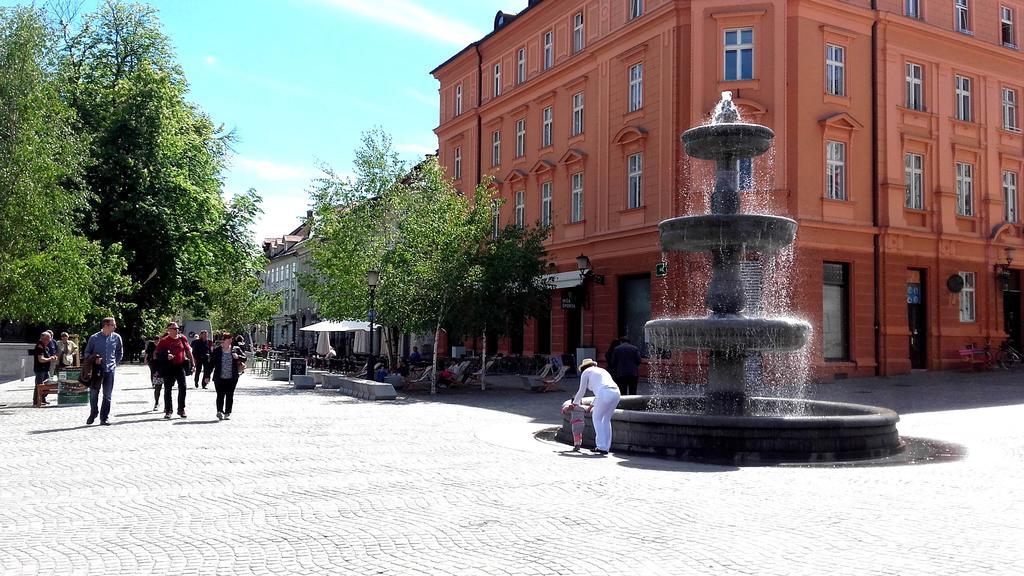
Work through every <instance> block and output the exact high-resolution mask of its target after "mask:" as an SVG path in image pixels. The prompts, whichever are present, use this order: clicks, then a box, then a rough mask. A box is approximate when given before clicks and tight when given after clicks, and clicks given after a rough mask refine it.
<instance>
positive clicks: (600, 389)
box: [572, 366, 619, 451]
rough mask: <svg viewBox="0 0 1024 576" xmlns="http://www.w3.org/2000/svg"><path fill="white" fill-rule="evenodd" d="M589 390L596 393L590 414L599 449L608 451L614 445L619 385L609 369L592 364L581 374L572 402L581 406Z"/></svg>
mask: <svg viewBox="0 0 1024 576" xmlns="http://www.w3.org/2000/svg"><path fill="white" fill-rule="evenodd" d="M587 390H590V391H591V392H593V393H594V403H593V404H592V405H591V406H593V410H592V411H591V413H590V415H591V419H592V420H593V421H594V432H595V435H596V436H597V438H596V444H597V449H598V450H606V451H607V450H608V449H609V448H611V445H612V413H613V412H615V407H616V406H618V405H619V386H618V385H617V384H616V383H615V380H613V379H612V375H611V374H609V373H608V371H607V370H605V369H604V368H599V367H597V366H591V367H589V368H587V369H586V370H584V371H583V375H582V376H580V389H579V390H578V391H577V392H576V397H575V398H573V400H572V403H573V404H576V405H577V406H579V405H580V403H581V402H583V395H584V394H586V393H587Z"/></svg>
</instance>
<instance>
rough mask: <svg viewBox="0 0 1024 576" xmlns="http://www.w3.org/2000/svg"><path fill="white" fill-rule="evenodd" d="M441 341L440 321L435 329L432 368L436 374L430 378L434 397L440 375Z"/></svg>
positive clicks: (431, 391)
mask: <svg viewBox="0 0 1024 576" xmlns="http://www.w3.org/2000/svg"><path fill="white" fill-rule="evenodd" d="M440 339H441V320H440V319H438V321H437V327H436V328H434V363H433V364H432V366H433V367H434V373H433V375H432V376H431V377H430V393H431V394H432V395H433V394H437V373H438V370H437V343H438V341H439V340H440Z"/></svg>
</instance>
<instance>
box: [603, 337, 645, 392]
mask: <svg viewBox="0 0 1024 576" xmlns="http://www.w3.org/2000/svg"><path fill="white" fill-rule="evenodd" d="M610 363H611V365H612V366H614V367H615V371H616V377H615V382H616V384H618V385H619V392H620V393H621V394H622V395H623V396H627V395H631V394H636V388H637V381H638V380H639V379H640V350H639V349H638V348H637V347H636V346H633V344H632V343H630V341H629V338H628V337H626V336H623V337H622V338H619V345H618V346H616V347H615V350H612V358H611V362H610Z"/></svg>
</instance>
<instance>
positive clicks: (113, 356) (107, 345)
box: [84, 316, 124, 426]
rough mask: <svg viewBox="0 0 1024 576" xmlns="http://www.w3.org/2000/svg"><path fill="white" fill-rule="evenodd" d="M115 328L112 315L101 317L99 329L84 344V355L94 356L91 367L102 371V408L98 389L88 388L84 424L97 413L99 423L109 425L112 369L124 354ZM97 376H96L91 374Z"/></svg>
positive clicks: (91, 420)
mask: <svg viewBox="0 0 1024 576" xmlns="http://www.w3.org/2000/svg"><path fill="white" fill-rule="evenodd" d="M116 329H117V321H116V320H114V318H113V317H112V316H107V317H106V318H104V319H103V325H102V327H101V328H100V331H99V332H97V333H95V334H93V335H92V336H89V342H88V343H86V345H85V352H84V354H85V357H86V358H88V357H90V356H95V358H96V359H95V363H96V365H95V366H93V367H92V369H93V370H94V371H95V370H98V371H100V372H102V384H101V385H100V386H101V388H102V390H103V408H102V409H99V408H98V407H97V404H98V403H99V398H100V389H98V388H89V419H88V420H86V421H85V423H86V425H89V424H92V423H93V422H95V421H96V416H97V414H98V415H99V417H100V424H101V425H103V426H108V425H110V419H109V417H110V397H111V394H113V392H114V370H115V369H116V368H117V365H118V364H120V363H121V358H122V357H123V356H124V343H123V342H122V341H121V335H120V334H118V333H117V332H114V330H116ZM93 377H94V378H98V376H93Z"/></svg>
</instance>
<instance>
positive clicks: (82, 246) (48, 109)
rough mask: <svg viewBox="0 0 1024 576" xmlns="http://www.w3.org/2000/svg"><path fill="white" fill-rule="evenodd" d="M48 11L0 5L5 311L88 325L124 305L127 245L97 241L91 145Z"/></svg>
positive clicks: (1, 302)
mask: <svg viewBox="0 0 1024 576" xmlns="http://www.w3.org/2000/svg"><path fill="white" fill-rule="evenodd" d="M52 53H53V42H52V36H50V35H49V33H48V30H47V28H46V25H45V21H44V18H43V15H42V14H41V13H39V12H36V11H34V10H31V9H27V8H18V9H13V10H9V9H3V8H0V255H2V256H0V310H2V311H3V312H2V315H3V317H5V318H7V319H12V320H27V321H35V322H49V323H64V324H80V323H83V322H84V321H85V320H86V319H87V318H91V317H95V316H98V315H103V314H107V313H110V312H111V311H112V310H114V309H116V308H121V307H124V306H125V305H126V303H125V302H124V301H123V298H124V296H125V295H126V293H127V292H129V291H130V290H131V288H132V284H131V282H130V281H129V280H128V279H127V278H124V277H123V276H122V275H121V272H122V271H123V270H124V268H125V260H124V258H123V257H122V251H121V246H120V245H119V244H117V243H109V244H107V245H105V246H104V245H101V244H99V243H96V242H91V241H90V240H89V239H88V238H86V237H85V236H84V235H83V234H81V233H79V229H80V227H81V225H82V224H83V221H87V220H88V219H87V218H83V216H84V215H85V213H84V208H85V206H86V195H87V190H86V187H85V186H84V182H83V180H82V175H83V172H84V170H85V169H87V162H88V158H87V144H88V139H87V138H86V137H84V136H83V135H82V134H80V133H79V132H78V131H77V128H78V124H77V118H76V116H75V114H74V111H73V110H72V109H70V108H69V107H68V106H66V105H65V104H64V102H63V101H62V100H61V98H60V91H59V85H60V84H59V78H58V77H57V75H56V74H55V73H54V69H55V67H54V62H53V61H52V60H51V59H50V55H51V54H52Z"/></svg>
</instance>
